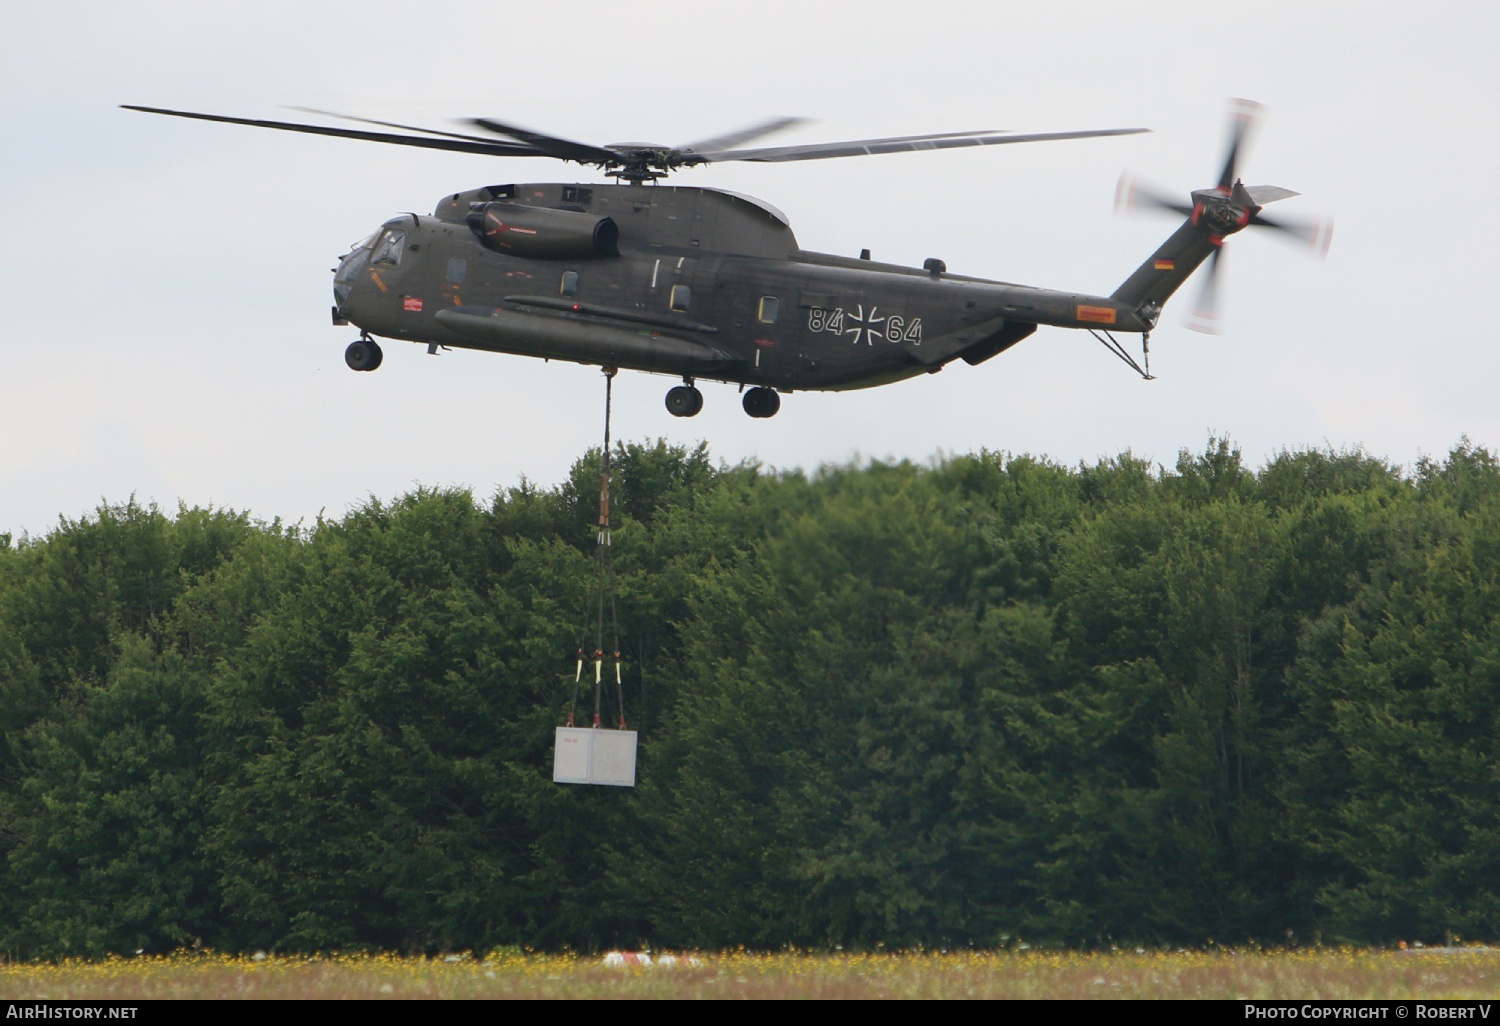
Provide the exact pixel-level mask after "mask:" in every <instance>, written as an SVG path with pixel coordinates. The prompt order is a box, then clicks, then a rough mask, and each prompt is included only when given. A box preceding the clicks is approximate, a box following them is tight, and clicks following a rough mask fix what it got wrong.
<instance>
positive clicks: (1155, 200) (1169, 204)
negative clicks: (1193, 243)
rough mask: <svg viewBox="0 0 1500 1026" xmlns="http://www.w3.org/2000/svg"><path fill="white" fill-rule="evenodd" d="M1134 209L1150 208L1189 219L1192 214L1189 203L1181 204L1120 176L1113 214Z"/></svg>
mask: <svg viewBox="0 0 1500 1026" xmlns="http://www.w3.org/2000/svg"><path fill="white" fill-rule="evenodd" d="M1136 207H1152V208H1154V209H1156V210H1170V211H1171V212H1172V213H1174V214H1181V215H1182V216H1183V217H1190V216H1191V215H1192V213H1193V205H1192V204H1191V203H1183V202H1182V201H1181V200H1175V199H1172V198H1171V197H1170V196H1167V195H1166V194H1165V193H1163V192H1159V191H1157V190H1156V189H1155V188H1153V187H1152V186H1149V185H1146V184H1145V183H1144V182H1142V181H1140V180H1139V179H1137V178H1132V177H1131V176H1130V175H1128V174H1122V175H1120V182H1119V184H1118V185H1116V186H1115V213H1117V214H1125V213H1129V212H1130V211H1132V210H1134V209H1135V208H1136Z"/></svg>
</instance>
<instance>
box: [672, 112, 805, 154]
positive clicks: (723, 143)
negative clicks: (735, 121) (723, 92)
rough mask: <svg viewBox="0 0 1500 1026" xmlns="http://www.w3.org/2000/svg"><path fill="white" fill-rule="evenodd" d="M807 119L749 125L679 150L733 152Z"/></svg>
mask: <svg viewBox="0 0 1500 1026" xmlns="http://www.w3.org/2000/svg"><path fill="white" fill-rule="evenodd" d="M806 123H807V118H793V117H782V118H769V119H767V120H765V121H760V122H757V123H756V124H753V125H747V126H746V127H744V128H741V129H739V130H738V131H735V132H726V133H724V134H723V135H716V136H712V137H710V138H708V139H699V140H698V141H697V142H693V143H688V144H687V145H686V146H679V147H677V149H678V150H679V151H680V152H682V153H717V152H722V151H724V150H731V149H733V148H734V147H736V146H743V145H744V144H745V143H747V142H749V141H750V140H752V139H762V138H764V137H766V136H768V135H770V134H771V133H773V132H784V131H786V130H787V129H788V128H791V127H793V126H795V125H801V124H806Z"/></svg>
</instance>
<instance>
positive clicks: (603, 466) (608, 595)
mask: <svg viewBox="0 0 1500 1026" xmlns="http://www.w3.org/2000/svg"><path fill="white" fill-rule="evenodd" d="M616 373H618V371H617V369H616V368H614V367H605V368H604V452H603V455H602V457H601V459H600V474H599V478H600V481H599V533H598V535H597V537H596V539H595V543H594V581H593V584H592V585H591V586H590V590H589V601H588V602H586V603H585V604H584V626H583V628H582V629H581V630H580V631H579V633H580V634H586V632H587V630H588V627H587V624H588V616H589V613H590V611H593V612H594V614H595V616H594V726H595V727H598V726H599V723H600V700H601V697H602V692H603V690H604V606H605V601H606V599H607V600H608V603H609V619H610V637H611V640H612V641H613V642H614V645H613V647H612V651H613V652H614V655H615V658H614V663H615V700H616V702H617V705H618V708H619V713H620V721H619V725H620V729H621V730H624V729H625V685H624V682H623V680H622V678H621V673H620V614H619V609H618V607H617V606H616V604H615V580H614V567H613V564H612V561H611V559H610V556H611V546H610V523H609V418H610V412H611V399H612V392H613V386H614V380H615V374H616ZM586 661H587V660H586V655H585V650H584V645H583V644H582V643H580V644H579V646H578V667H577V669H576V670H574V672H573V704H572V705H571V706H570V707H569V709H568V726H570V727H571V726H573V725H574V716H575V714H576V713H577V710H578V688H579V685H580V684H582V682H583V665H584V663H585V662H586Z"/></svg>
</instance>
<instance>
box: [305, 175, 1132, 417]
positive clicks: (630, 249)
mask: <svg viewBox="0 0 1500 1026" xmlns="http://www.w3.org/2000/svg"><path fill="white" fill-rule="evenodd" d="M528 225H530V226H531V227H528ZM334 291H335V300H336V305H335V307H334V319H335V321H336V322H343V321H347V322H349V323H352V324H354V325H356V326H358V327H359V328H361V329H363V330H364V331H365V332H367V333H369V334H371V335H378V336H382V337H386V338H391V339H400V340H406V341H411V342H417V343H425V344H427V345H428V346H429V348H430V349H432V351H436V347H439V346H448V347H461V348H468V349H479V350H489V351H494V352H503V353H513V354H518V355H526V356H533V357H542V358H544V359H559V360H571V361H575V362H579V363H586V364H599V365H604V366H615V367H620V368H628V369H633V370H641V371H650V372H657V373H665V374H671V375H675V376H679V377H682V378H684V379H685V380H687V381H689V382H691V381H692V380H694V379H698V378H702V379H706V380H717V381H725V382H731V383H738V384H741V385H751V386H760V387H763V388H767V389H775V390H777V391H780V392H790V391H794V390H799V389H851V388H863V387H868V386H872V385H879V384H885V383H887V382H891V381H896V380H900V379H902V378H907V377H911V376H914V375H917V374H921V373H929V372H933V371H936V370H939V369H941V368H942V367H943V366H944V365H945V364H947V363H949V362H951V361H952V360H955V359H963V360H965V361H966V362H968V363H971V364H977V363H980V362H982V361H983V360H987V359H989V358H990V357H992V356H994V355H996V354H997V353H1000V352H1003V351H1004V350H1005V349H1007V348H1009V347H1010V346H1012V345H1014V344H1016V343H1017V342H1019V341H1020V340H1021V339H1023V338H1026V337H1027V336H1028V335H1030V334H1032V333H1033V332H1034V331H1035V330H1036V328H1037V326H1038V325H1043V324H1048V325H1058V326H1062V327H1077V328H1087V327H1098V328H1105V329H1109V330H1112V331H1125V332H1146V331H1149V330H1150V329H1151V327H1152V324H1151V320H1154V318H1151V319H1149V320H1148V318H1149V317H1150V312H1149V311H1148V312H1146V313H1145V314H1143V313H1142V312H1141V311H1140V304H1139V303H1138V302H1126V301H1122V300H1118V299H1113V298H1110V297H1104V296H1092V295H1085V294H1079V293H1072V292H1058V291H1052V290H1048V289H1038V288H1031V287H1028V286H1023V285H1014V284H1009V283H1005V282H998V281H987V280H983V279H979V278H971V277H964V276H959V275H951V274H948V273H947V271H946V268H944V267H943V265H942V264H941V262H939V261H928V265H927V266H926V267H924V268H911V267H903V266H899V265H894V264H885V263H878V262H875V261H872V260H869V259H862V258H851V257H842V256H833V255H829V254H822V253H814V252H809V251H806V250H803V249H801V248H799V246H798V245H797V241H796V238H795V236H794V235H793V233H792V229H791V226H790V224H789V223H788V221H787V219H786V217H785V216H784V215H782V214H781V213H780V212H779V211H777V210H775V208H773V207H771V206H769V205H768V204H765V203H763V202H761V201H759V200H755V199H752V198H750V197H746V196H741V195H738V194H735V193H730V192H725V191H721V190H716V189H707V188H688V187H673V186H664V185H632V184H617V185H568V184H560V183H553V184H537V185H505V186H489V187H486V188H482V189H474V190H470V191H468V192H460V193H454V194H451V195H448V196H445V197H443V199H442V200H441V201H439V203H438V205H437V207H436V209H435V210H434V212H433V213H432V214H431V215H417V214H403V215H401V216H398V217H395V218H392V219H391V220H389V221H387V222H386V223H385V224H384V225H383V226H382V227H381V229H380V230H379V231H377V232H376V233H375V234H374V235H372V236H371V237H370V238H369V239H368V240H366V241H365V242H364V243H362V244H361V245H359V246H357V247H355V249H354V250H353V251H352V252H350V253H349V254H347V255H346V256H345V257H344V258H343V259H342V261H341V263H340V266H339V268H338V270H337V272H336V275H335V285H334Z"/></svg>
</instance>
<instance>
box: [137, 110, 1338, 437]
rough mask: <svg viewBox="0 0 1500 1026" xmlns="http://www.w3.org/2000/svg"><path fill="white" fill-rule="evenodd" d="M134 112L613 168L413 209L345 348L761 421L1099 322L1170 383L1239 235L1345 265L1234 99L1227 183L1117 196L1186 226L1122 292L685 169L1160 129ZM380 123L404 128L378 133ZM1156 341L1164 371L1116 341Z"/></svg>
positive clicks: (354, 315) (344, 276)
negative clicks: (422, 121) (1263, 171)
mask: <svg viewBox="0 0 1500 1026" xmlns="http://www.w3.org/2000/svg"><path fill="white" fill-rule="evenodd" d="M123 106H124V107H125V109H127V110H134V111H141V112H144V113H150V114H161V115H169V116H172V117H181V118H192V119H197V120H204V121H215V122H225V123H229V124H238V125H250V126H254V127H260V128H270V129H276V130H281V131H292V132H303V133H310V134H315V135H327V136H335V137H343V138H350V139H358V140H365V141H372V142H380V143H386V144H392V145H401V146H414V147H422V148H429V149H440V150H448V151H456V152H464V153H475V154H483V155H489V156H502V157H549V158H554V159H558V160H562V161H567V162H576V163H579V164H583V165H588V166H593V167H597V168H599V169H601V170H602V171H603V172H604V174H605V175H606V176H607V177H612V178H613V179H614V181H613V182H611V183H591V184H581V183H574V184H565V183H540V184H527V183H521V184H505V185H489V186H484V187H481V188H476V189H468V190H465V191H460V192H454V193H449V194H447V195H444V196H443V197H442V198H441V199H439V200H438V202H437V204H436V206H435V208H434V209H433V212H432V213H431V214H427V215H418V214H415V213H406V214H400V215H398V216H396V217H392V218H390V219H389V220H387V221H385V222H384V223H383V224H382V225H381V226H380V227H379V228H378V229H377V230H376V231H375V232H374V233H372V234H371V235H370V236H369V237H368V238H366V239H365V240H363V241H362V242H360V243H358V244H356V245H355V246H354V247H352V248H351V249H350V251H349V252H347V253H346V254H344V255H343V256H342V257H340V258H339V261H338V266H337V268H336V269H335V271H334V280H333V293H334V305H333V307H332V320H333V323H334V324H335V325H340V326H342V325H353V326H355V327H358V328H359V329H360V334H359V337H358V338H357V339H355V340H354V341H353V342H351V343H349V345H348V347H347V348H346V349H345V352H344V359H345V363H346V364H347V365H348V366H349V367H350V368H351V369H352V370H355V371H361V372H370V371H374V370H375V369H377V368H378V367H379V366H380V365H381V362H382V359H383V355H382V350H381V347H380V344H379V342H377V341H376V336H378V337H380V338H384V339H391V340H400V341H408V342H414V343H419V344H425V345H426V346H427V349H428V352H429V353H432V354H436V353H437V352H438V351H439V350H440V349H445V348H464V349H475V350H485V351H490V352H497V353H509V354H515V355H521V356H531V357H541V358H543V359H548V360H564V361H573V362H577V363H582V364H591V365H600V366H603V367H605V368H609V369H613V368H625V369H631V370H638V371H646V372H655V373H661V374H667V375H671V376H673V377H677V378H680V379H681V381H682V384H681V385H677V386H674V387H672V388H671V389H670V390H669V391H668V392H667V395H666V407H667V410H668V412H669V413H671V414H672V415H673V416H677V417H692V416H694V415H696V414H697V413H699V412H700V411H701V410H702V409H703V394H702V392H701V391H700V390H699V389H698V387H697V384H696V383H697V382H698V381H699V380H707V381H720V382H727V383H730V384H737V385H739V386H740V390H741V392H742V393H743V399H742V405H743V407H744V409H745V412H746V413H748V414H749V415H750V416H751V417H756V418H767V417H772V416H774V415H775V414H776V412H777V411H778V410H779V409H780V406H781V396H782V395H784V394H789V393H792V392H795V391H798V390H846V389H857V388H868V387H872V386H876V385H884V384H888V383H891V382H895V381H900V380H903V379H906V378H910V377H914V376H916V375H919V374H923V373H934V372H936V371H939V370H941V369H942V368H943V367H944V366H945V365H947V364H948V363H951V362H952V361H954V360H960V359H961V360H963V361H964V362H965V363H967V364H969V365H971V366H973V365H978V364H981V363H983V362H985V361H986V360H989V359H991V358H992V357H994V356H997V355H998V354H1000V353H1002V352H1004V351H1005V350H1007V349H1009V348H1010V347H1012V346H1014V345H1015V344H1016V343H1018V342H1020V341H1021V340H1022V339H1025V338H1027V337H1028V336H1030V335H1032V334H1033V333H1035V332H1036V330H1037V329H1038V327H1040V326H1043V325H1048V326H1053V327H1061V328H1074V329H1083V330H1087V331H1090V332H1091V333H1092V334H1093V335H1094V337H1095V338H1097V339H1098V340H1099V341H1100V342H1102V343H1103V344H1104V345H1105V346H1106V347H1108V348H1109V349H1110V350H1111V351H1112V352H1113V353H1114V354H1115V355H1116V356H1118V357H1120V358H1121V359H1122V360H1124V361H1125V362H1126V363H1127V364H1129V365H1130V366H1131V367H1132V368H1133V369H1134V370H1135V371H1136V372H1137V373H1139V374H1140V375H1141V376H1142V377H1144V378H1146V379H1147V380H1150V379H1151V377H1152V375H1151V373H1150V348H1149V342H1150V333H1151V331H1152V329H1154V328H1155V327H1156V325H1157V322H1158V319H1159V318H1160V316H1161V311H1162V306H1163V304H1164V303H1165V302H1166V301H1167V299H1168V298H1169V297H1171V296H1172V294H1173V293H1174V292H1176V291H1177V289H1178V288H1179V287H1180V286H1181V285H1182V284H1183V283H1184V282H1185V281H1186V280H1187V278H1188V277H1189V276H1190V275H1191V274H1192V273H1193V272H1194V271H1195V270H1196V269H1197V268H1198V267H1199V266H1200V265H1201V264H1202V263H1203V262H1204V261H1205V260H1211V263H1210V267H1209V272H1208V275H1207V278H1206V280H1205V284H1204V291H1203V294H1202V300H1201V302H1200V307H1202V315H1201V316H1200V317H1199V318H1198V320H1199V322H1200V324H1199V326H1200V327H1203V328H1209V329H1211V326H1212V322H1213V320H1214V319H1215V314H1214V309H1215V304H1216V297H1217V278H1218V272H1219V266H1220V257H1221V255H1222V246H1223V243H1224V240H1225V239H1226V238H1228V237H1229V236H1230V235H1233V234H1235V233H1236V232H1239V231H1242V230H1243V229H1245V228H1247V227H1261V228H1270V229H1276V230H1279V231H1281V232H1283V233H1286V234H1288V235H1289V236H1291V237H1293V238H1296V239H1298V240H1300V241H1302V242H1304V243H1307V244H1308V245H1310V246H1312V247H1313V248H1315V249H1322V250H1323V251H1325V252H1326V249H1327V244H1328V240H1329V238H1330V237H1331V234H1330V230H1329V229H1328V227H1327V226H1326V225H1325V223H1324V222H1320V221H1314V222H1302V221H1290V220H1283V219H1276V220H1273V219H1272V218H1269V217H1267V216H1265V215H1264V214H1263V213H1262V210H1263V209H1264V207H1265V206H1266V205H1267V204H1269V203H1272V202H1275V201H1277V200H1282V199H1286V198H1289V197H1292V196H1295V195H1297V193H1295V192H1292V191H1291V190H1288V189H1283V188H1280V187H1278V186H1248V187H1247V186H1245V185H1244V184H1243V183H1242V182H1241V181H1240V180H1239V178H1238V177H1237V175H1236V168H1237V163H1238V161H1239V158H1240V153H1241V150H1242V148H1243V145H1244V142H1245V140H1246V137H1247V134H1248V132H1249V130H1250V128H1251V127H1252V126H1253V124H1254V123H1255V122H1256V121H1257V120H1258V118H1259V115H1260V113H1261V110H1262V109H1263V108H1262V107H1261V105H1260V104H1257V103H1254V102H1253V101H1244V100H1241V101H1232V105H1231V131H1230V142H1229V147H1228V153H1227V156H1226V158H1225V160H1224V162H1223V164H1222V170H1221V172H1220V174H1219V177H1218V181H1217V183H1216V184H1215V185H1213V186H1210V187H1208V188H1204V189H1198V190H1195V191H1193V192H1192V193H1191V194H1190V196H1189V202H1186V203H1184V202H1179V201H1177V200H1174V199H1172V198H1170V197H1169V196H1166V195H1165V194H1163V193H1161V192H1160V191H1158V190H1155V189H1152V188H1150V187H1147V186H1144V185H1142V184H1139V183H1137V182H1134V181H1129V180H1126V179H1122V180H1121V183H1120V188H1119V190H1118V193H1117V205H1118V206H1121V207H1133V206H1135V205H1136V204H1141V205H1144V206H1147V207H1152V208H1157V209H1163V210H1167V211H1171V212H1173V213H1177V214H1181V215H1183V216H1184V217H1185V220H1184V221H1183V222H1182V224H1181V226H1180V227H1179V228H1178V229H1177V230H1176V231H1175V232H1174V233H1173V234H1172V235H1171V236H1170V237H1169V238H1168V239H1167V240H1166V242H1164V243H1163V244H1162V245H1161V246H1160V247H1159V248H1158V249H1157V250H1156V252H1155V253H1153V254H1152V255H1151V256H1150V257H1149V258H1148V259H1147V260H1146V261H1145V262H1144V263H1143V264H1141V265H1140V267H1138V268H1137V269H1136V270H1135V272H1134V273H1132V274H1131V275H1130V276H1129V277H1128V278H1126V279H1125V281H1124V283H1122V284H1121V285H1120V286H1119V288H1117V289H1115V290H1114V292H1112V293H1111V294H1110V295H1108V296H1102V295H1091V294H1087V293H1078V292H1066V291H1057V290H1052V289H1044V288H1035V287H1032V286H1027V285H1017V284H1011V283H1008V282H1000V281H990V280H987V279H983V278H977V277H971V276H966V275H960V274H952V273H950V272H949V271H948V269H947V266H946V265H945V264H944V262H943V261H941V260H937V259H929V260H927V261H926V262H925V263H924V264H923V266H922V267H920V268H915V267H906V266H902V265H898V264H890V263H882V262H877V261H875V260H872V259H870V253H869V251H868V250H865V251H863V252H861V254H860V256H859V257H857V258H855V257H846V256H839V255H834V254H828V253H819V252H815V251H811V250H805V249H802V248H801V247H800V246H799V245H798V243H797V240H796V237H795V235H794V234H793V232H792V228H791V224H790V222H789V221H788V219H787V217H786V215H784V214H783V213H781V212H780V211H779V210H777V209H776V208H775V207H774V206H772V205H771V204H769V203H766V202H764V201H762V200H759V199H756V198H754V197H751V196H745V195H742V194H739V193H735V192H730V191H727V190H723V189H715V188H707V187H689V186H672V185H663V184H660V183H661V180H662V179H663V178H665V177H667V176H668V175H669V174H672V173H674V172H677V171H680V170H684V169H687V168H693V167H701V166H705V165H711V164H715V163H721V162H725V161H754V162H783V161H799V160H817V159H828V158H836V157H850V156H859V155H878V154H888V153H899V152H913V151H918V152H920V151H926V150H945V149H955V148H960V147H970V146H992V145H1004V144H1011V143H1023V142H1045V141H1059V140H1067V139H1084V138H1095V137H1101V136H1119V135H1132V134H1136V133H1140V132H1144V131H1147V129H1143V128H1115V129H1090V130H1083V131H1068V132H1035V133H1013V132H999V131H987V132H962V133H937V134H928V135H908V136H896V137H888V138H881V139H857V140H849V141H845V142H834V143H816V144H803V145H794V146H770V147H768V146H759V147H748V146H747V144H749V143H752V142H755V141H757V140H761V139H763V138H764V137H765V136H767V135H770V134H771V133H773V132H778V131H782V130H784V129H787V128H790V127H792V126H793V125H796V124H798V123H800V121H801V119H799V118H790V117H781V118H773V119H770V120H767V121H764V122H761V123H759V124H756V125H751V126H749V127H747V128H743V129H740V130H738V131H734V132H729V133H726V134H724V135H720V136H715V137H713V138H710V139H705V140H701V141H698V142H695V143H691V144H688V145H684V146H665V145H659V144H654V143H616V144H612V145H608V146H596V145H592V144H588V143H580V142H576V141H574V140H570V139H565V138H562V137H559V136H555V135H549V134H546V133H542V132H537V131H533V130H530V129H526V128H522V127H520V126H517V125H513V124H509V123H506V122H502V121H498V120H495V119H491V118H474V119H470V120H469V121H468V122H467V125H468V126H469V127H470V128H472V129H477V130H479V131H482V132H484V133H485V134H484V135H478V134H475V133H474V132H451V131H443V130H438V129H430V128H420V127H416V126H411V125H403V124H396V123H393V122H388V121H378V120H374V119H369V118H361V117H351V116H347V115H339V114H332V115H328V112H324V111H315V110H311V109H308V108H298V109H299V110H302V111H304V112H306V113H312V114H319V115H328V116H331V117H335V118H339V119H342V120H345V121H347V122H352V123H358V124H361V125H364V126H368V127H361V128H335V127H326V126H320V125H311V124H303V123H296V122H286V121H267V120H259V119H251V118H238V117H228V116H225V115H219V114H206V113H197V112H191V111H182V110H169V109H165V108H159V107H143V106H136V105H123ZM373 129H394V130H395V131H375V130H373ZM1116 333H1138V334H1139V335H1140V336H1141V349H1142V357H1143V359H1144V366H1142V364H1141V363H1138V362H1137V361H1136V360H1135V359H1134V358H1133V357H1132V356H1131V355H1130V353H1129V352H1127V350H1126V349H1125V347H1124V346H1123V344H1122V343H1121V342H1120V341H1119V340H1118V339H1117V338H1116V337H1115V334H1116Z"/></svg>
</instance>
